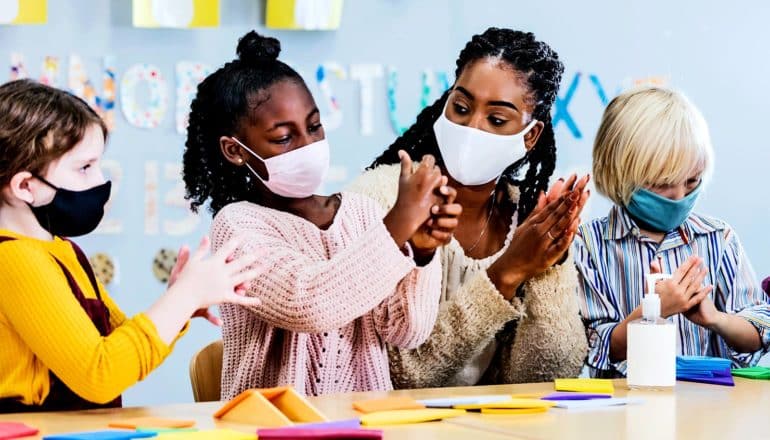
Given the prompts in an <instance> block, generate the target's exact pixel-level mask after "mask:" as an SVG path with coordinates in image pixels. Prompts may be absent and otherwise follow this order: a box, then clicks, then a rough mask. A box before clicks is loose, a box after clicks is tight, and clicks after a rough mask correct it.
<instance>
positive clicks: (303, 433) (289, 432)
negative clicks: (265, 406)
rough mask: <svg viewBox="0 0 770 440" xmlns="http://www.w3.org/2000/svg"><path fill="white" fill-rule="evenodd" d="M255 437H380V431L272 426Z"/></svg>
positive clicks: (288, 439)
mask: <svg viewBox="0 0 770 440" xmlns="http://www.w3.org/2000/svg"><path fill="white" fill-rule="evenodd" d="M257 437H258V438H260V439H270V440H293V439H335V440H346V439H351V440H352V439H381V438H382V431H381V430H378V429H361V428H355V429H350V428H347V429H328V428H317V429H313V428H310V429H308V428H298V427H293V428H272V429H260V430H258V431H257Z"/></svg>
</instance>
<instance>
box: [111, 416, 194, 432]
mask: <svg viewBox="0 0 770 440" xmlns="http://www.w3.org/2000/svg"><path fill="white" fill-rule="evenodd" d="M107 426H109V427H110V428H123V429H137V428H189V427H191V426H195V420H177V419H162V418H159V417H135V418H132V419H124V420H115V421H114V422H110V424H109V425H107Z"/></svg>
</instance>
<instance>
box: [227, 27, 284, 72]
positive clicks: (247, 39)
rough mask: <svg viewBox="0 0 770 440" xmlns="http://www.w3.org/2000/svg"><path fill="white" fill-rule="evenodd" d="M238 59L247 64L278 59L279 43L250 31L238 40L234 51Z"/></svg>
mask: <svg viewBox="0 0 770 440" xmlns="http://www.w3.org/2000/svg"><path fill="white" fill-rule="evenodd" d="M236 53H237V54H238V59H239V60H241V62H244V63H247V64H261V63H267V62H271V61H275V60H277V59H278V54H280V53H281V42H280V41H278V40H277V39H275V38H272V37H265V36H262V35H259V34H258V33H257V32H256V31H250V32H248V33H247V34H246V35H244V36H243V37H241V39H240V40H238V48H237V49H236Z"/></svg>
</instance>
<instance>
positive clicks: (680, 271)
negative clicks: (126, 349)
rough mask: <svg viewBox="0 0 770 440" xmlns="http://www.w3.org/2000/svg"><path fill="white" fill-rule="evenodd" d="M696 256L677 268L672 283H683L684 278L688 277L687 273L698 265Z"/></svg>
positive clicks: (672, 275)
mask: <svg viewBox="0 0 770 440" xmlns="http://www.w3.org/2000/svg"><path fill="white" fill-rule="evenodd" d="M697 258H698V257H696V256H694V255H693V256H690V257H689V258H687V259H686V260H684V263H682V265H681V266H679V267H678V268H676V270H675V271H674V273H673V274H671V281H673V282H674V283H676V284H679V283H680V282H682V280H683V279H684V277H685V276H686V275H687V272H689V270H690V269H692V267H693V265H695V264H696V263H697Z"/></svg>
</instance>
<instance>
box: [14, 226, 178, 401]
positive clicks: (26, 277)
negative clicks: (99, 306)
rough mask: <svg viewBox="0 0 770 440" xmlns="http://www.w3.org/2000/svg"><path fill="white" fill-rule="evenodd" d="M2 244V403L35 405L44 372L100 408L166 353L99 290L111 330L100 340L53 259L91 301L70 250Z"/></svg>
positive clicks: (141, 321)
mask: <svg viewBox="0 0 770 440" xmlns="http://www.w3.org/2000/svg"><path fill="white" fill-rule="evenodd" d="M0 236H8V237H14V238H16V240H13V241H6V242H4V243H2V244H0V398H8V397H11V398H20V399H21V402H22V403H24V404H26V405H39V404H41V403H42V402H43V401H45V399H46V397H47V396H48V392H49V386H50V383H49V375H48V372H49V370H51V371H53V373H54V374H56V376H58V377H59V378H60V379H61V380H62V381H63V382H64V383H65V384H66V385H67V386H68V387H69V388H70V389H72V391H74V392H75V393H76V394H78V395H80V396H81V397H83V398H84V399H86V400H89V401H92V402H95V403H106V402H109V401H111V400H113V399H114V398H115V397H117V396H118V395H120V394H121V393H122V392H123V391H124V390H125V389H126V388H128V387H129V386H131V385H133V384H134V383H136V382H137V381H139V380H142V379H143V378H144V377H145V376H147V374H149V373H150V371H152V370H153V369H154V368H155V367H157V366H158V365H159V364H160V363H161V362H162V361H163V359H165V357H166V356H167V355H168V354H169V352H170V351H171V347H170V346H168V345H166V344H165V343H163V341H161V340H160V337H159V336H158V333H157V330H156V329H155V325H154V324H153V323H152V322H151V321H150V320H149V319H148V318H147V317H146V316H145V315H144V314H139V315H137V316H135V317H134V318H132V319H127V318H126V316H125V315H124V314H123V312H121V310H120V309H119V308H118V306H117V305H115V303H114V302H113V301H112V298H110V297H109V296H108V295H107V292H105V291H104V288H103V287H102V286H101V285H100V286H99V290H100V294H101V297H102V300H103V301H104V302H105V304H106V305H107V308H108V309H109V311H110V324H111V325H112V328H113V329H114V330H113V331H112V333H111V334H110V335H109V336H107V337H102V336H101V335H100V334H99V331H98V330H97V329H96V327H95V326H94V325H93V323H92V322H91V320H90V319H89V317H88V315H87V314H86V312H85V311H84V310H83V309H82V308H81V306H80V304H79V303H78V301H77V299H75V296H74V295H73V294H72V291H71V290H70V288H69V285H68V284H67V279H66V277H65V276H64V273H63V272H62V270H61V268H60V267H59V265H58V264H57V263H56V261H55V260H54V258H53V257H52V255H55V256H56V258H58V259H59V261H61V262H62V264H64V266H66V267H67V269H68V270H69V271H70V273H71V274H72V276H73V278H74V279H75V281H76V282H77V284H78V286H80V289H81V290H82V292H83V295H84V296H85V297H86V298H96V292H94V290H93V287H92V286H91V283H90V282H89V280H88V276H87V275H86V272H85V271H84V270H83V269H82V268H81V266H80V264H79V263H78V260H77V256H76V255H75V252H74V250H73V249H72V247H71V245H70V244H69V243H67V242H66V241H64V240H61V239H59V238H55V239H54V240H53V241H41V240H35V239H32V238H29V237H25V236H21V235H19V234H16V233H13V232H11V231H8V230H3V229H0Z"/></svg>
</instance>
